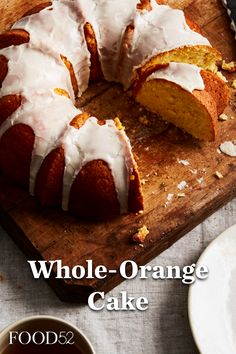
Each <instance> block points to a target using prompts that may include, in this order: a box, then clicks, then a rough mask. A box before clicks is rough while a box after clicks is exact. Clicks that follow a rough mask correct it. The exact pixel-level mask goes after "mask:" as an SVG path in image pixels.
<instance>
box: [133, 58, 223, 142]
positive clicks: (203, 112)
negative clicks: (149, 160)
mask: <svg viewBox="0 0 236 354" xmlns="http://www.w3.org/2000/svg"><path fill="white" fill-rule="evenodd" d="M133 95H134V97H135V99H136V101H137V102H139V103H140V104H141V105H142V106H144V107H146V108H147V109H148V110H149V111H151V112H153V113H156V114H158V115H159V116H160V117H161V118H162V119H164V120H166V121H167V122H170V123H173V124H174V125H175V126H177V127H179V128H181V129H183V130H184V131H186V132H187V133H189V134H191V135H192V136H194V137H195V138H197V139H200V140H205V141H213V140H215V137H216V134H217V127H216V125H217V119H218V115H219V114H221V113H222V111H223V110H224V108H225V107H226V105H227V103H228V88H227V86H226V85H225V83H224V82H223V81H222V80H221V79H219V78H218V77H217V76H216V75H214V74H213V73H209V72H206V71H204V70H202V69H200V68H199V67H197V66H195V65H190V64H186V63H170V64H166V65H162V66H160V67H159V70H157V71H155V72H154V73H152V74H151V75H149V76H148V77H147V78H146V79H145V80H144V81H140V82H139V83H136V84H135V85H134V87H133Z"/></svg>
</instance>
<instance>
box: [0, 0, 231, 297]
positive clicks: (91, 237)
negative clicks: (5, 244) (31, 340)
mask: <svg viewBox="0 0 236 354" xmlns="http://www.w3.org/2000/svg"><path fill="white" fill-rule="evenodd" d="M35 3H38V1H35ZM0 6H1V29H4V28H6V27H8V25H9V23H11V22H12V21H14V20H15V19H16V18H18V17H20V16H21V15H22V14H23V13H25V12H26V11H27V10H28V9H29V8H30V7H32V1H31V2H29V1H28V2H25V1H24V2H23V1H19V2H18V1H14V2H13V1H12V0H10V1H8V2H5V1H3V2H1V5H0ZM187 13H188V14H189V16H190V17H192V18H193V19H194V20H195V21H196V22H197V23H198V24H199V25H200V26H201V27H202V29H203V30H204V32H205V33H206V34H207V36H208V38H209V39H210V41H211V43H212V44H213V45H214V46H215V47H216V48H217V49H219V50H221V51H222V53H223V55H224V58H225V59H226V60H232V59H236V52H235V42H234V40H233V33H232V32H231V31H230V29H229V21H228V18H227V16H226V13H225V9H224V8H223V7H222V5H221V1H216V0H211V1H208V2H205V1H203V0H196V1H194V3H193V4H192V5H191V6H190V7H189V8H188V9H187ZM227 77H228V79H229V85H230V83H231V82H232V80H233V79H235V78H236V76H235V75H234V74H230V75H227ZM231 91H232V92H231V102H230V106H229V107H228V108H227V110H226V113H227V114H228V116H229V117H230V119H228V120H227V121H225V122H219V132H220V133H219V136H218V138H217V141H216V142H214V143H200V142H199V141H197V140H194V139H193V138H191V137H189V136H188V135H184V134H183V133H182V132H180V131H179V130H178V129H176V128H174V127H173V126H169V125H166V124H165V123H163V122H161V121H160V120H158V119H157V117H154V116H152V115H149V114H148V113H147V112H145V111H144V110H142V109H141V108H140V107H139V106H138V105H137V104H135V103H134V102H133V101H132V99H131V98H130V97H128V96H127V95H126V94H125V93H123V91H122V89H121V87H119V86H118V85H109V84H107V83H98V84H96V85H93V86H91V87H90V88H89V90H88V92H87V93H85V95H84V96H83V98H82V99H80V100H79V102H78V105H79V106H80V107H83V109H85V110H86V111H88V112H89V113H91V114H95V115H96V116H98V117H100V118H104V117H105V118H113V117H115V116H119V117H120V119H121V121H122V123H123V124H124V125H125V126H126V130H127V134H128V135H129V137H130V139H131V143H132V145H133V146H134V151H135V154H136V156H137V161H138V164H139V168H140V172H141V178H142V182H143V190H144V199H145V212H144V213H143V214H142V215H141V214H139V215H125V216H120V217H118V218H116V219H115V220H112V221H110V222H106V223H93V222H85V221H83V220H79V219H78V218H75V217H74V216H72V215H68V214H66V213H63V212H61V211H60V210H56V209H42V208H41V207H40V206H39V204H38V203H37V201H36V200H35V199H34V198H31V197H29V196H28V193H27V192H25V191H22V190H21V189H19V188H18V187H16V186H14V185H13V184H11V183H10V182H9V181H7V180H6V179H5V177H4V176H3V175H0V186H1V187H0V206H1V209H0V211H1V213H0V218H1V224H2V225H3V226H4V227H5V229H6V230H7V231H8V232H9V234H10V235H11V236H12V237H13V239H14V240H15V242H16V243H17V244H18V245H19V246H20V247H21V249H22V250H23V251H24V252H25V254H26V256H27V258H29V259H45V260H54V259H61V260H62V262H63V264H64V265H68V266H70V267H72V266H74V265H77V264H81V265H85V264H86V260H87V259H92V260H93V262H94V265H95V266H96V265H99V264H103V265H105V266H106V267H107V268H108V269H117V268H118V267H119V265H120V263H121V262H122V261H123V260H127V259H132V260H135V261H136V262H137V263H138V264H145V263H146V262H148V261H149V260H151V259H152V258H153V257H154V256H156V255H158V254H159V253H161V252H162V251H163V250H165V249H166V248H168V247H169V246H171V245H172V244H173V243H174V242H175V241H176V240H177V239H179V238H180V237H181V236H182V235H184V234H185V233H186V232H187V231H189V230H191V229H192V228H193V227H194V226H196V225H197V224H198V223H200V222H201V221H202V220H204V219H205V218H206V217H207V216H209V215H210V214H211V213H213V212H214V211H215V210H217V209H218V208H219V207H221V206H222V205H223V204H225V203H226V202H228V201H229V200H230V199H232V198H233V197H234V196H236V183H235V182H236V172H235V169H236V161H235V158H233V157H229V156H226V155H224V154H220V153H219V151H218V147H219V145H220V143H221V142H224V141H226V140H235V139H236V136H235V135H236V134H235V132H236V114H235V105H236V94H235V91H234V90H233V89H231ZM143 116H147V118H148V120H149V121H150V125H148V126H144V125H143V124H141V123H140V117H143ZM231 118H232V119H231ZM180 160H187V161H188V162H189V165H187V166H185V165H183V164H182V163H180ZM216 171H219V172H220V173H221V174H222V175H223V178H222V179H218V178H216V176H215V172H216ZM182 181H186V182H187V185H188V187H186V188H185V189H184V190H181V191H180V190H179V189H178V187H177V186H178V184H179V183H180V182H182ZM91 188H92V186H91ZM183 192H184V193H185V197H178V194H179V193H183ZM169 194H171V195H173V196H172V197H173V199H172V200H171V201H168V195H169ZM143 225H146V226H147V227H148V228H149V230H150V234H149V235H148V237H147V239H146V241H145V243H144V245H143V247H141V246H140V245H138V244H135V243H134V242H132V235H133V234H134V233H135V232H136V230H137V229H138V228H139V227H140V226H143ZM189 242H191V240H189ZM121 281H122V279H121V278H120V276H119V275H117V274H115V275H114V274H111V275H110V276H109V277H108V278H106V280H105V281H102V280H96V279H93V280H81V281H78V280H77V281H76V280H73V281H58V280H56V279H55V278H54V277H52V278H51V279H50V280H49V283H50V285H51V286H52V287H53V289H54V290H55V291H56V293H57V294H58V296H59V297H60V298H61V299H62V300H65V301H76V302H79V301H84V300H86V299H87V297H88V295H89V294H90V293H91V292H92V291H94V290H98V291H105V292H107V291H109V290H110V289H112V288H113V287H115V286H116V285H117V284H118V283H120V282H121Z"/></svg>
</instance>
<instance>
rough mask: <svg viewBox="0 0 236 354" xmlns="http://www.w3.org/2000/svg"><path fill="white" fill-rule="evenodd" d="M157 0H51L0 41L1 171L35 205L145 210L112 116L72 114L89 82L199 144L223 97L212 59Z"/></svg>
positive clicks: (178, 16) (92, 211)
mask: <svg viewBox="0 0 236 354" xmlns="http://www.w3.org/2000/svg"><path fill="white" fill-rule="evenodd" d="M161 2H162V1H161V0H159V1H155V0H129V1H127V0H74V1H67V0H54V1H52V2H47V3H42V4H41V5H38V6H36V7H35V8H33V9H32V10H30V11H29V12H28V13H27V14H26V15H25V16H24V17H23V18H22V19H20V20H19V21H18V22H16V23H15V24H14V25H13V27H12V29H11V30H9V31H6V32H5V33H2V34H1V35H0V88H1V91H0V167H1V169H2V170H3V171H4V173H5V174H6V176H8V177H9V178H10V179H11V180H13V181H14V182H16V183H18V184H20V185H22V186H23V187H26V188H29V190H30V193H31V194H32V195H36V196H37V198H38V199H39V201H40V202H41V204H42V205H49V206H58V205H60V204H61V205H62V208H63V210H69V211H72V212H74V213H76V214H77V215H79V216H81V217H89V218H98V219H106V218H110V217H113V216H115V215H118V214H120V213H127V212H138V211H139V210H142V209H143V197H142V192H141V187H140V179H139V175H138V169H137V164H136V162H135V160H134V157H133V154H132V150H131V145H130V142H129V139H128V137H127V136H126V134H125V131H124V128H123V127H122V124H121V123H120V121H119V119H118V118H117V119H115V120H110V119H109V120H98V119H97V118H96V117H91V116H90V115H89V114H87V113H86V112H82V111H81V110H80V109H78V108H76V106H75V102H76V98H77V97H80V96H81V95H82V94H83V92H84V91H85V90H86V89H87V87H88V84H89V81H90V80H97V79H102V78H104V79H106V80H107V81H114V82H118V83H120V84H122V85H123V87H124V88H125V89H126V90H130V92H131V93H132V95H133V97H134V99H136V101H137V102H139V103H141V104H142V105H143V106H144V107H146V108H147V109H148V110H150V111H152V112H154V113H158V114H159V115H160V116H161V117H162V118H163V119H165V120H167V121H170V122H172V123H174V124H175V125H176V126H178V127H180V128H182V129H183V130H185V131H187V132H189V133H190V134H192V135H193V136H194V137H197V138H199V139H203V140H213V139H214V138H215V135H216V123H217V122H216V121H217V115H218V114H219V113H221V112H222V111H223V109H224V108H225V106H226V104H227V100H228V91H227V87H226V85H225V83H224V82H223V81H222V80H221V79H219V78H218V77H217V76H216V75H215V74H214V72H215V71H216V70H217V66H216V63H217V61H219V60H221V54H220V53H219V52H218V51H217V50H216V49H214V48H212V47H211V45H210V43H209V41H208V40H207V39H206V38H205V37H204V36H203V35H202V34H201V31H200V29H199V28H198V26H197V25H196V24H194V23H193V22H192V21H191V20H190V19H188V18H186V17H185V14H184V12H183V11H181V10H177V9H172V8H170V7H169V6H166V5H162V4H161Z"/></svg>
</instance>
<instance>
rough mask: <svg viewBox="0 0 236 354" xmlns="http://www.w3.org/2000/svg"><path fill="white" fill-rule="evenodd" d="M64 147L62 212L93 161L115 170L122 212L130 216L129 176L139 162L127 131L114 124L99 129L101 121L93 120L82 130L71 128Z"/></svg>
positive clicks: (108, 121)
mask: <svg viewBox="0 0 236 354" xmlns="http://www.w3.org/2000/svg"><path fill="white" fill-rule="evenodd" d="M91 137H93V138H92V139H91ZM101 142H102V143H101ZM61 143H62V145H63V146H64V149H65V163H66V167H65V173H64V183H63V185H64V188H63V203H62V208H63V209H64V210H68V203H69V195H70V190H71V186H72V184H73V182H74V180H75V178H76V176H77V175H78V173H79V172H80V170H81V169H82V167H83V166H85V165H86V164H87V163H88V162H90V161H94V160H103V161H105V162H106V163H107V164H108V166H109V168H110V170H111V173H112V176H113V179H114V183H115V187H116V192H117V197H118V201H119V203H120V211H121V213H125V212H127V211H128V193H129V176H130V174H131V173H132V171H133V168H134V165H135V162H134V159H133V156H132V153H131V146H130V143H129V140H128V138H127V136H126V135H125V133H124V131H121V130H118V128H117V127H116V125H115V122H114V121H113V120H107V121H106V122H105V124H104V125H99V124H98V121H97V118H95V117H91V118H89V119H88V120H87V121H86V122H85V124H84V125H83V126H82V127H81V128H80V129H76V128H74V127H73V126H69V127H68V129H67V131H66V133H65V135H64V136H63V137H62V141H61Z"/></svg>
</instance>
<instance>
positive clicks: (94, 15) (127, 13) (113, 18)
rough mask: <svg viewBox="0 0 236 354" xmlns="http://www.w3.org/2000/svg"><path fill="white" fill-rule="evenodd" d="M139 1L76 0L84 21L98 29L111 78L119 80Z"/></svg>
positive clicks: (103, 64) (100, 50) (104, 67)
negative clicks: (126, 36) (127, 32)
mask: <svg viewBox="0 0 236 354" xmlns="http://www.w3.org/2000/svg"><path fill="white" fill-rule="evenodd" d="M138 3H139V0H128V1H127V0H119V1H117V0H76V4H77V6H78V11H79V12H80V13H81V15H82V18H83V21H84V24H85V23H86V22H89V23H90V24H91V25H92V27H93V30H94V33H95V36H96V40H97V47H98V53H99V59H100V62H101V67H102V72H103V75H104V77H105V79H106V80H107V81H116V73H117V65H118V61H119V55H120V47H121V44H122V38H123V34H124V32H125V29H126V27H127V26H128V25H129V24H130V23H131V22H132V21H133V20H134V17H135V15H136V6H137V4H138Z"/></svg>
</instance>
